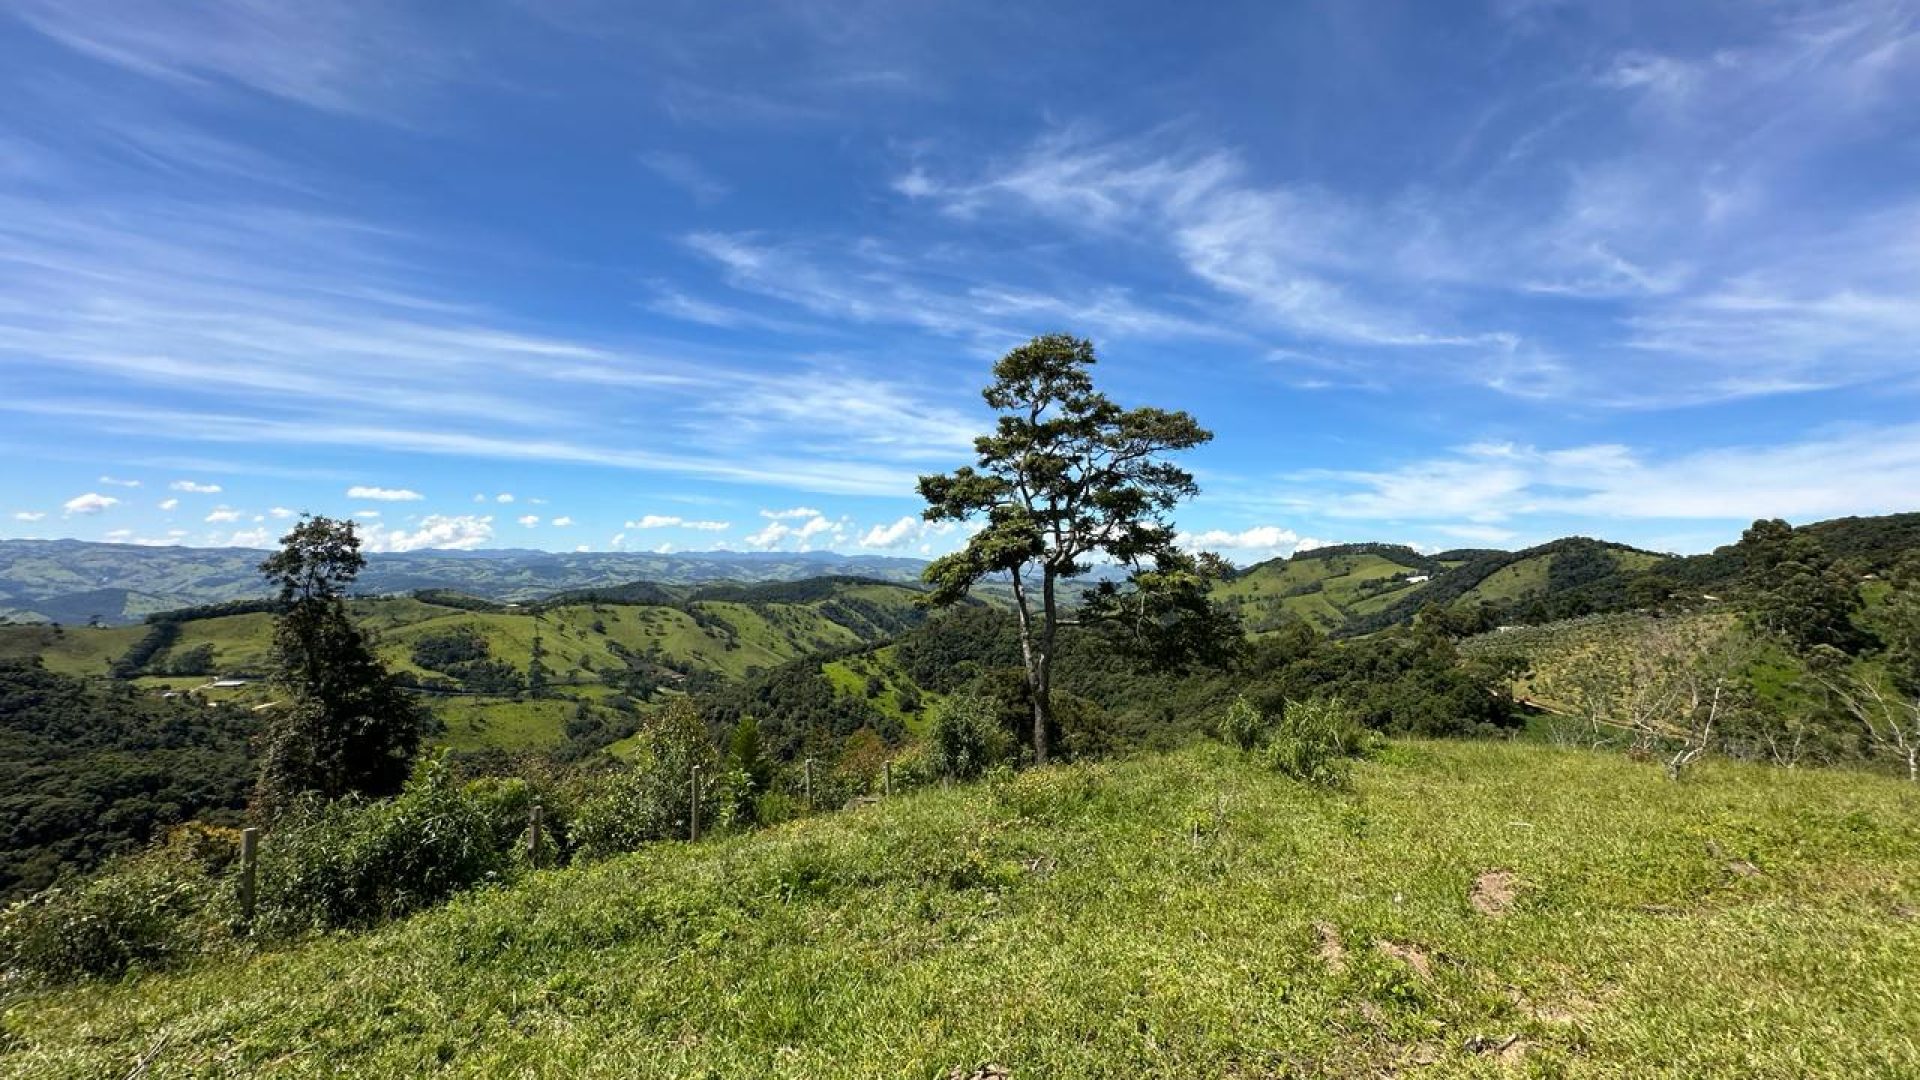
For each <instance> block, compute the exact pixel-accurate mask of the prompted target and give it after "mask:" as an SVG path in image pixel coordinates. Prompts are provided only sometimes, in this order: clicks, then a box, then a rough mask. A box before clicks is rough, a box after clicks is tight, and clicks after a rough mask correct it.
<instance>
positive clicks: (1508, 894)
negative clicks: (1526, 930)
mask: <svg viewBox="0 0 1920 1080" xmlns="http://www.w3.org/2000/svg"><path fill="white" fill-rule="evenodd" d="M1519 894H1520V878H1519V877H1518V876H1517V875H1515V874H1514V873H1513V871H1511V870H1489V871H1487V872H1486V873H1484V874H1481V875H1480V876H1479V877H1477V878H1475V879H1473V891H1472V892H1470V893H1468V894H1467V900H1468V902H1470V903H1471V904H1473V910H1475V911H1477V912H1479V913H1480V914H1482V915H1485V916H1486V917H1488V918H1490V919H1497V918H1499V917H1500V916H1502V915H1505V914H1506V913H1507V909H1509V908H1511V907H1513V901H1514V898H1515V897H1516V896H1518V895H1519Z"/></svg>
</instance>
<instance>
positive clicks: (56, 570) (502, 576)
mask: <svg viewBox="0 0 1920 1080" xmlns="http://www.w3.org/2000/svg"><path fill="white" fill-rule="evenodd" d="M267 554H268V553H267V552H265V551H258V550H253V549H250V548H188V547H146V546H141V545H134V544H97V543H90V542H88V541H84V540H0V618H8V619H12V620H14V621H33V622H40V621H47V622H60V623H76V624H84V623H87V622H90V621H94V620H98V621H99V622H101V623H103V624H107V625H117V624H125V623H133V622H138V621H140V620H141V619H143V618H145V617H146V616H147V615H149V614H151V613H153V612H156V611H167V610H171V609H173V608H180V607H188V606H192V605H197V604H212V603H221V602H224V601H228V600H245V599H250V598H253V597H258V596H264V595H266V594H267V586H266V583H265V582H264V581H263V580H262V579H261V577H260V573H259V570H258V569H257V568H258V566H259V565H260V560H261V559H263V558H265V557H266V556H267ZM925 566H926V563H925V561H923V560H920V559H903V558H892V557H888V556H880V555H837V554H834V553H832V552H824V551H823V552H797V553H796V552H736V551H704V552H687V553H683V554H672V555H661V554H655V553H651V552H646V553H642V552H576V553H556V552H551V551H531V550H525V549H502V550H490V551H415V552H405V553H397V554H374V555H369V556H368V557H367V569H366V572H365V573H363V574H362V575H361V576H360V580H359V581H358V582H357V583H356V591H358V592H362V593H369V594H385V593H403V592H412V591H414V590H416V589H447V590H451V591H455V592H461V593H466V594H468V595H471V596H477V597H481V598H483V599H487V600H502V601H525V600H534V599H539V598H542V597H546V596H549V595H551V594H553V593H556V592H563V591H567V590H575V589H604V588H613V587H617V586H622V585H628V584H631V583H632V582H635V581H650V582H658V583H660V584H664V585H699V584H706V583H709V582H721V581H735V582H761V581H795V580H799V579H802V578H814V577H825V576H851V577H863V578H872V579H876V580H880V581H896V582H917V581H918V580H919V578H920V571H921V569H922V568H923V567H925Z"/></svg>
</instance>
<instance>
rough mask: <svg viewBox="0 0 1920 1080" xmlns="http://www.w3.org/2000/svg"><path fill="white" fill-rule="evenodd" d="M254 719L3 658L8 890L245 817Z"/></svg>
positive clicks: (2, 821)
mask: <svg viewBox="0 0 1920 1080" xmlns="http://www.w3.org/2000/svg"><path fill="white" fill-rule="evenodd" d="M251 728H252V725H251V723H250V721H249V718H248V717H247V716H246V715H245V714H244V713H243V712H241V711H239V710H235V709H232V708H228V707H224V706H209V705H207V704H205V703H203V702H200V701H197V700H192V699H185V698H182V699H176V700H171V701H166V700H158V699H156V698H154V696H153V695H151V694H147V693H142V692H138V691H136V690H134V689H132V688H130V687H127V686H123V685H118V684H115V683H110V682H103V681H99V680H93V681H86V680H81V679H75V678H71V677H68V676H63V675H56V674H53V673H51V672H49V671H47V670H46V669H44V668H43V667H41V666H40V665H39V663H37V662H36V661H31V660H0V837H4V838H5V843H4V846H3V847H0V899H15V898H18V897H20V896H24V895H26V894H28V893H31V892H34V891H36V890H38V889H42V888H45V887H46V886H48V885H51V884H53V882H54V881H55V880H56V879H58V878H59V877H60V875H61V874H62V873H65V872H70V871H74V870H82V869H86V868H89V867H92V866H94V865H96V864H98V863H99V862H101V861H102V860H104V859H106V858H108V857H109V856H113V855H119V854H124V853H127V852H131V851H134V850H137V849H138V848H140V847H141V846H143V845H145V844H146V843H147V842H148V841H150V840H152V839H155V838H156V837H158V836H159V835H160V834H161V833H163V832H164V831H165V830H166V829H168V828H170V827H172V826H175V825H179V824H181V823H182V822H186V821H191V820H194V819H203V820H215V821H234V820H237V819H238V813H239V811H240V810H241V809H242V808H243V807H244V806H245V804H246V798H247V793H248V791H249V789H250V788H251V787H252V786H253V780H252V768H251V760H250V757H249V754H248V737H249V733H250V731H251Z"/></svg>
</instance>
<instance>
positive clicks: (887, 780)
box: [880, 761, 893, 796]
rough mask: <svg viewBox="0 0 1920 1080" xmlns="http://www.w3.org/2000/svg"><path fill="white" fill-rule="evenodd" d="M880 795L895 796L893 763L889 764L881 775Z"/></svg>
mask: <svg viewBox="0 0 1920 1080" xmlns="http://www.w3.org/2000/svg"><path fill="white" fill-rule="evenodd" d="M880 793H881V794H882V795H887V796H891V795H892V794H893V762H891V761H889V762H887V764H886V769H885V771H884V772H883V773H882V774H881V781H880Z"/></svg>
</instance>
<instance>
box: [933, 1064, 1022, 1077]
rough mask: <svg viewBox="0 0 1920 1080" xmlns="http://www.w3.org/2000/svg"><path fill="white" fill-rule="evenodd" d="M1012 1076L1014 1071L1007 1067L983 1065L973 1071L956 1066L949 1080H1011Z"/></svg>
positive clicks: (948, 1075) (949, 1075) (949, 1074)
mask: <svg viewBox="0 0 1920 1080" xmlns="http://www.w3.org/2000/svg"><path fill="white" fill-rule="evenodd" d="M1012 1076H1013V1072H1012V1070H1010V1069H1008V1068H1007V1067H1006V1066H1005V1065H982V1066H980V1067H979V1068H977V1069H973V1070H968V1069H966V1068H964V1067H962V1066H955V1067H954V1069H953V1071H952V1072H949V1073H948V1074H947V1080H1010V1078H1011V1077H1012Z"/></svg>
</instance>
